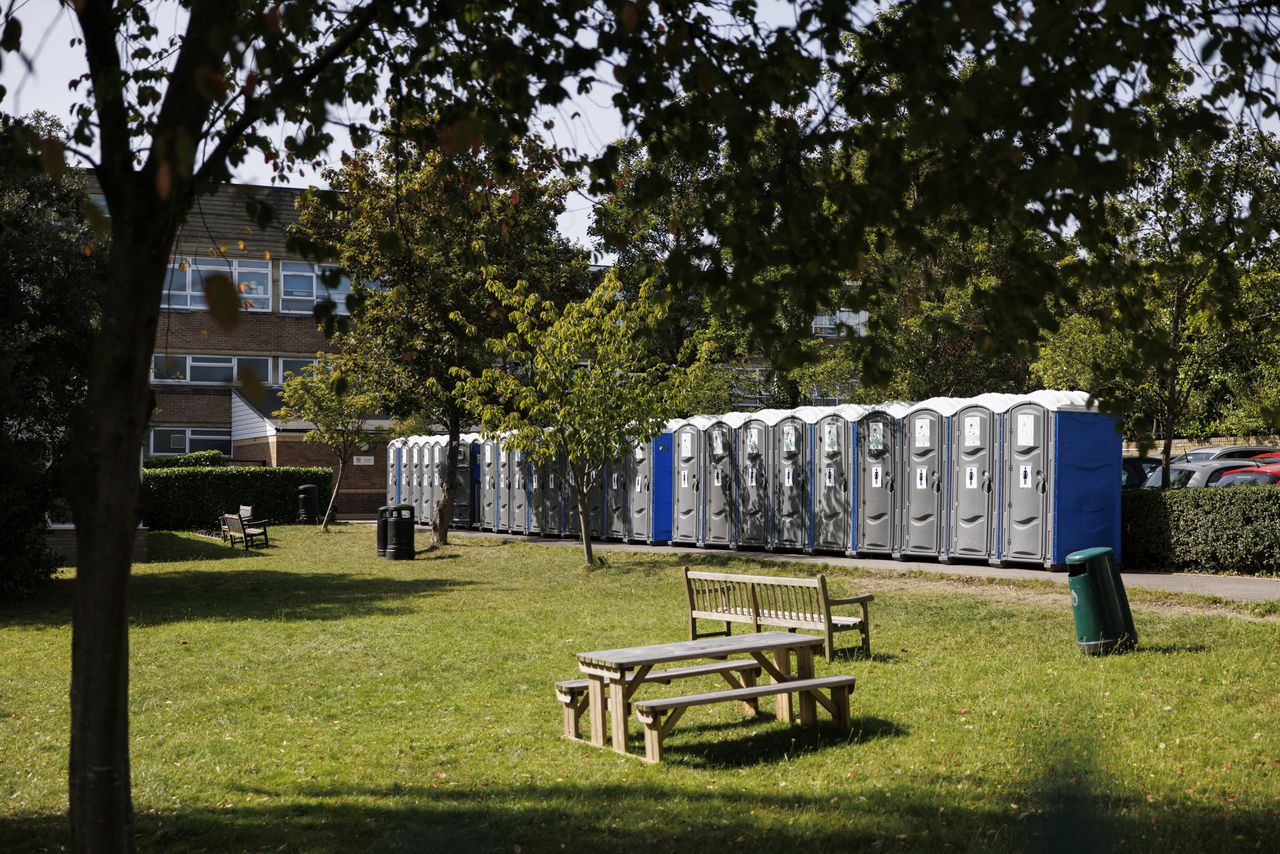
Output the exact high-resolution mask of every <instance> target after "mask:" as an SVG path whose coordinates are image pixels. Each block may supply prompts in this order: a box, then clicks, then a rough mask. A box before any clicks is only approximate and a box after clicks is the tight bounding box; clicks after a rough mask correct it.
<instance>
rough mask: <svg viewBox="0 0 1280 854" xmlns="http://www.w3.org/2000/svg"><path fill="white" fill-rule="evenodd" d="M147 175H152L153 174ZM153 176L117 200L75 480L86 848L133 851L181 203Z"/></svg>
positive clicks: (74, 824) (78, 814)
mask: <svg viewBox="0 0 1280 854" xmlns="http://www.w3.org/2000/svg"><path fill="white" fill-rule="evenodd" d="M144 174H145V173H144ZM137 187H148V185H147V183H146V178H145V177H140V179H139V180H137V181H135V182H133V185H132V186H131V187H129V190H131V191H132V192H131V193H129V194H127V195H126V194H124V193H121V194H119V195H118V196H117V199H116V203H115V204H113V209H112V215H113V242H112V251H111V258H110V260H109V262H108V267H107V276H108V283H107V288H106V292H105V302H104V305H103V312H102V326H101V329H100V330H99V332H98V336H97V340H96V341H95V345H94V346H95V350H94V366H95V367H94V370H93V373H92V376H91V377H90V381H89V390H88V396H87V399H86V401H85V404H84V406H83V408H82V409H81V410H80V411H78V412H77V413H76V415H75V416H74V417H73V419H72V424H71V441H70V446H69V451H68V465H67V466H66V473H67V475H68V476H69V477H70V478H71V481H70V482H69V483H68V484H67V487H68V488H67V495H68V500H69V502H70V504H71V509H72V515H73V517H74V519H75V524H76V552H77V567H76V582H75V601H74V605H73V609H72V610H73V622H72V638H71V753H70V762H69V769H68V772H69V796H70V807H71V809H70V819H71V830H72V837H73V843H74V847H75V850H76V851H81V852H96V851H113V852H114V851H132V850H133V849H134V820H133V803H132V797H131V794H130V766H129V635H128V619H129V615H128V587H129V567H130V564H131V563H132V559H133V542H134V538H135V536H136V532H137V526H138V522H139V520H140V518H141V498H142V483H141V476H140V471H139V468H140V466H139V455H140V454H141V451H142V443H143V436H144V434H145V431H146V425H147V419H148V417H149V414H150V409H151V405H152V398H151V387H150V383H149V379H148V369H149V364H150V361H151V351H152V348H153V345H154V343H155V335H156V324H157V322H158V317H159V313H160V311H159V307H160V296H161V292H162V290H163V286H164V273H165V268H166V266H167V264H168V259H169V247H170V246H172V244H173V239H174V234H175V232H176V222H177V219H178V211H179V210H180V206H179V205H178V204H177V203H175V202H173V201H172V200H165V201H160V200H156V199H155V198H154V196H152V195H151V193H150V189H149V187H148V189H143V190H136V189H135V188H137Z"/></svg>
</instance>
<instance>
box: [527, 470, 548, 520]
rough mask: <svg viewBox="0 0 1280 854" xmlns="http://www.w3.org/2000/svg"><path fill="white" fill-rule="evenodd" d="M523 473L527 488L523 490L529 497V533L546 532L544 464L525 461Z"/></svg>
mask: <svg viewBox="0 0 1280 854" xmlns="http://www.w3.org/2000/svg"><path fill="white" fill-rule="evenodd" d="M525 474H526V476H527V478H528V484H529V485H528V488H527V489H526V490H525V491H526V493H527V495H528V499H529V529H528V530H529V533H530V534H545V533H546V532H547V503H546V487H547V476H546V466H544V465H542V464H540V463H535V462H534V461H533V460H529V461H528V462H526V463H525Z"/></svg>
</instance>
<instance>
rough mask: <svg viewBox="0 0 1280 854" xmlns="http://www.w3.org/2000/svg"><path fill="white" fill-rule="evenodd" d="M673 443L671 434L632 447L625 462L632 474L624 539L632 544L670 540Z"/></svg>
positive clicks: (663, 434) (662, 434) (660, 435)
mask: <svg viewBox="0 0 1280 854" xmlns="http://www.w3.org/2000/svg"><path fill="white" fill-rule="evenodd" d="M673 444H674V437H673V435H672V434H671V433H665V432H664V433H661V434H659V435H658V436H657V437H655V438H653V439H651V440H649V441H648V442H641V443H640V444H638V445H636V447H635V450H634V451H633V452H632V454H631V458H630V460H628V466H629V467H630V470H631V471H632V472H633V473H634V474H633V475H632V481H631V487H630V488H631V497H630V499H629V506H630V519H629V521H628V532H627V536H628V537H629V538H630V539H631V540H632V541H634V542H642V543H666V542H670V541H671V513H672V507H671V505H672V491H671V472H672V446H673Z"/></svg>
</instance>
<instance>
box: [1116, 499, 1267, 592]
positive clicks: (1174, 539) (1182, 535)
mask: <svg viewBox="0 0 1280 854" xmlns="http://www.w3.org/2000/svg"><path fill="white" fill-rule="evenodd" d="M1123 537H1124V542H1123V551H1124V563H1125V567H1126V568H1128V569H1157V570H1165V569H1167V570H1183V571H1186V572H1209V573H1239V574H1241V575H1280V489H1277V488H1276V487H1272V486H1235V487H1230V488H1227V489H1214V488H1211V487H1210V488H1204V489H1170V490H1164V491H1162V490H1158V489H1130V490H1125V492H1124V498H1123Z"/></svg>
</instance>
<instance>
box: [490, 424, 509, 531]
mask: <svg viewBox="0 0 1280 854" xmlns="http://www.w3.org/2000/svg"><path fill="white" fill-rule="evenodd" d="M496 453H497V455H498V524H497V525H496V526H495V527H494V530H496V531H503V532H509V531H510V530H511V487H512V471H511V450H510V449H509V448H507V446H506V445H505V444H504V443H503V441H502V440H501V439H499V440H498V442H497V451H496Z"/></svg>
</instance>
